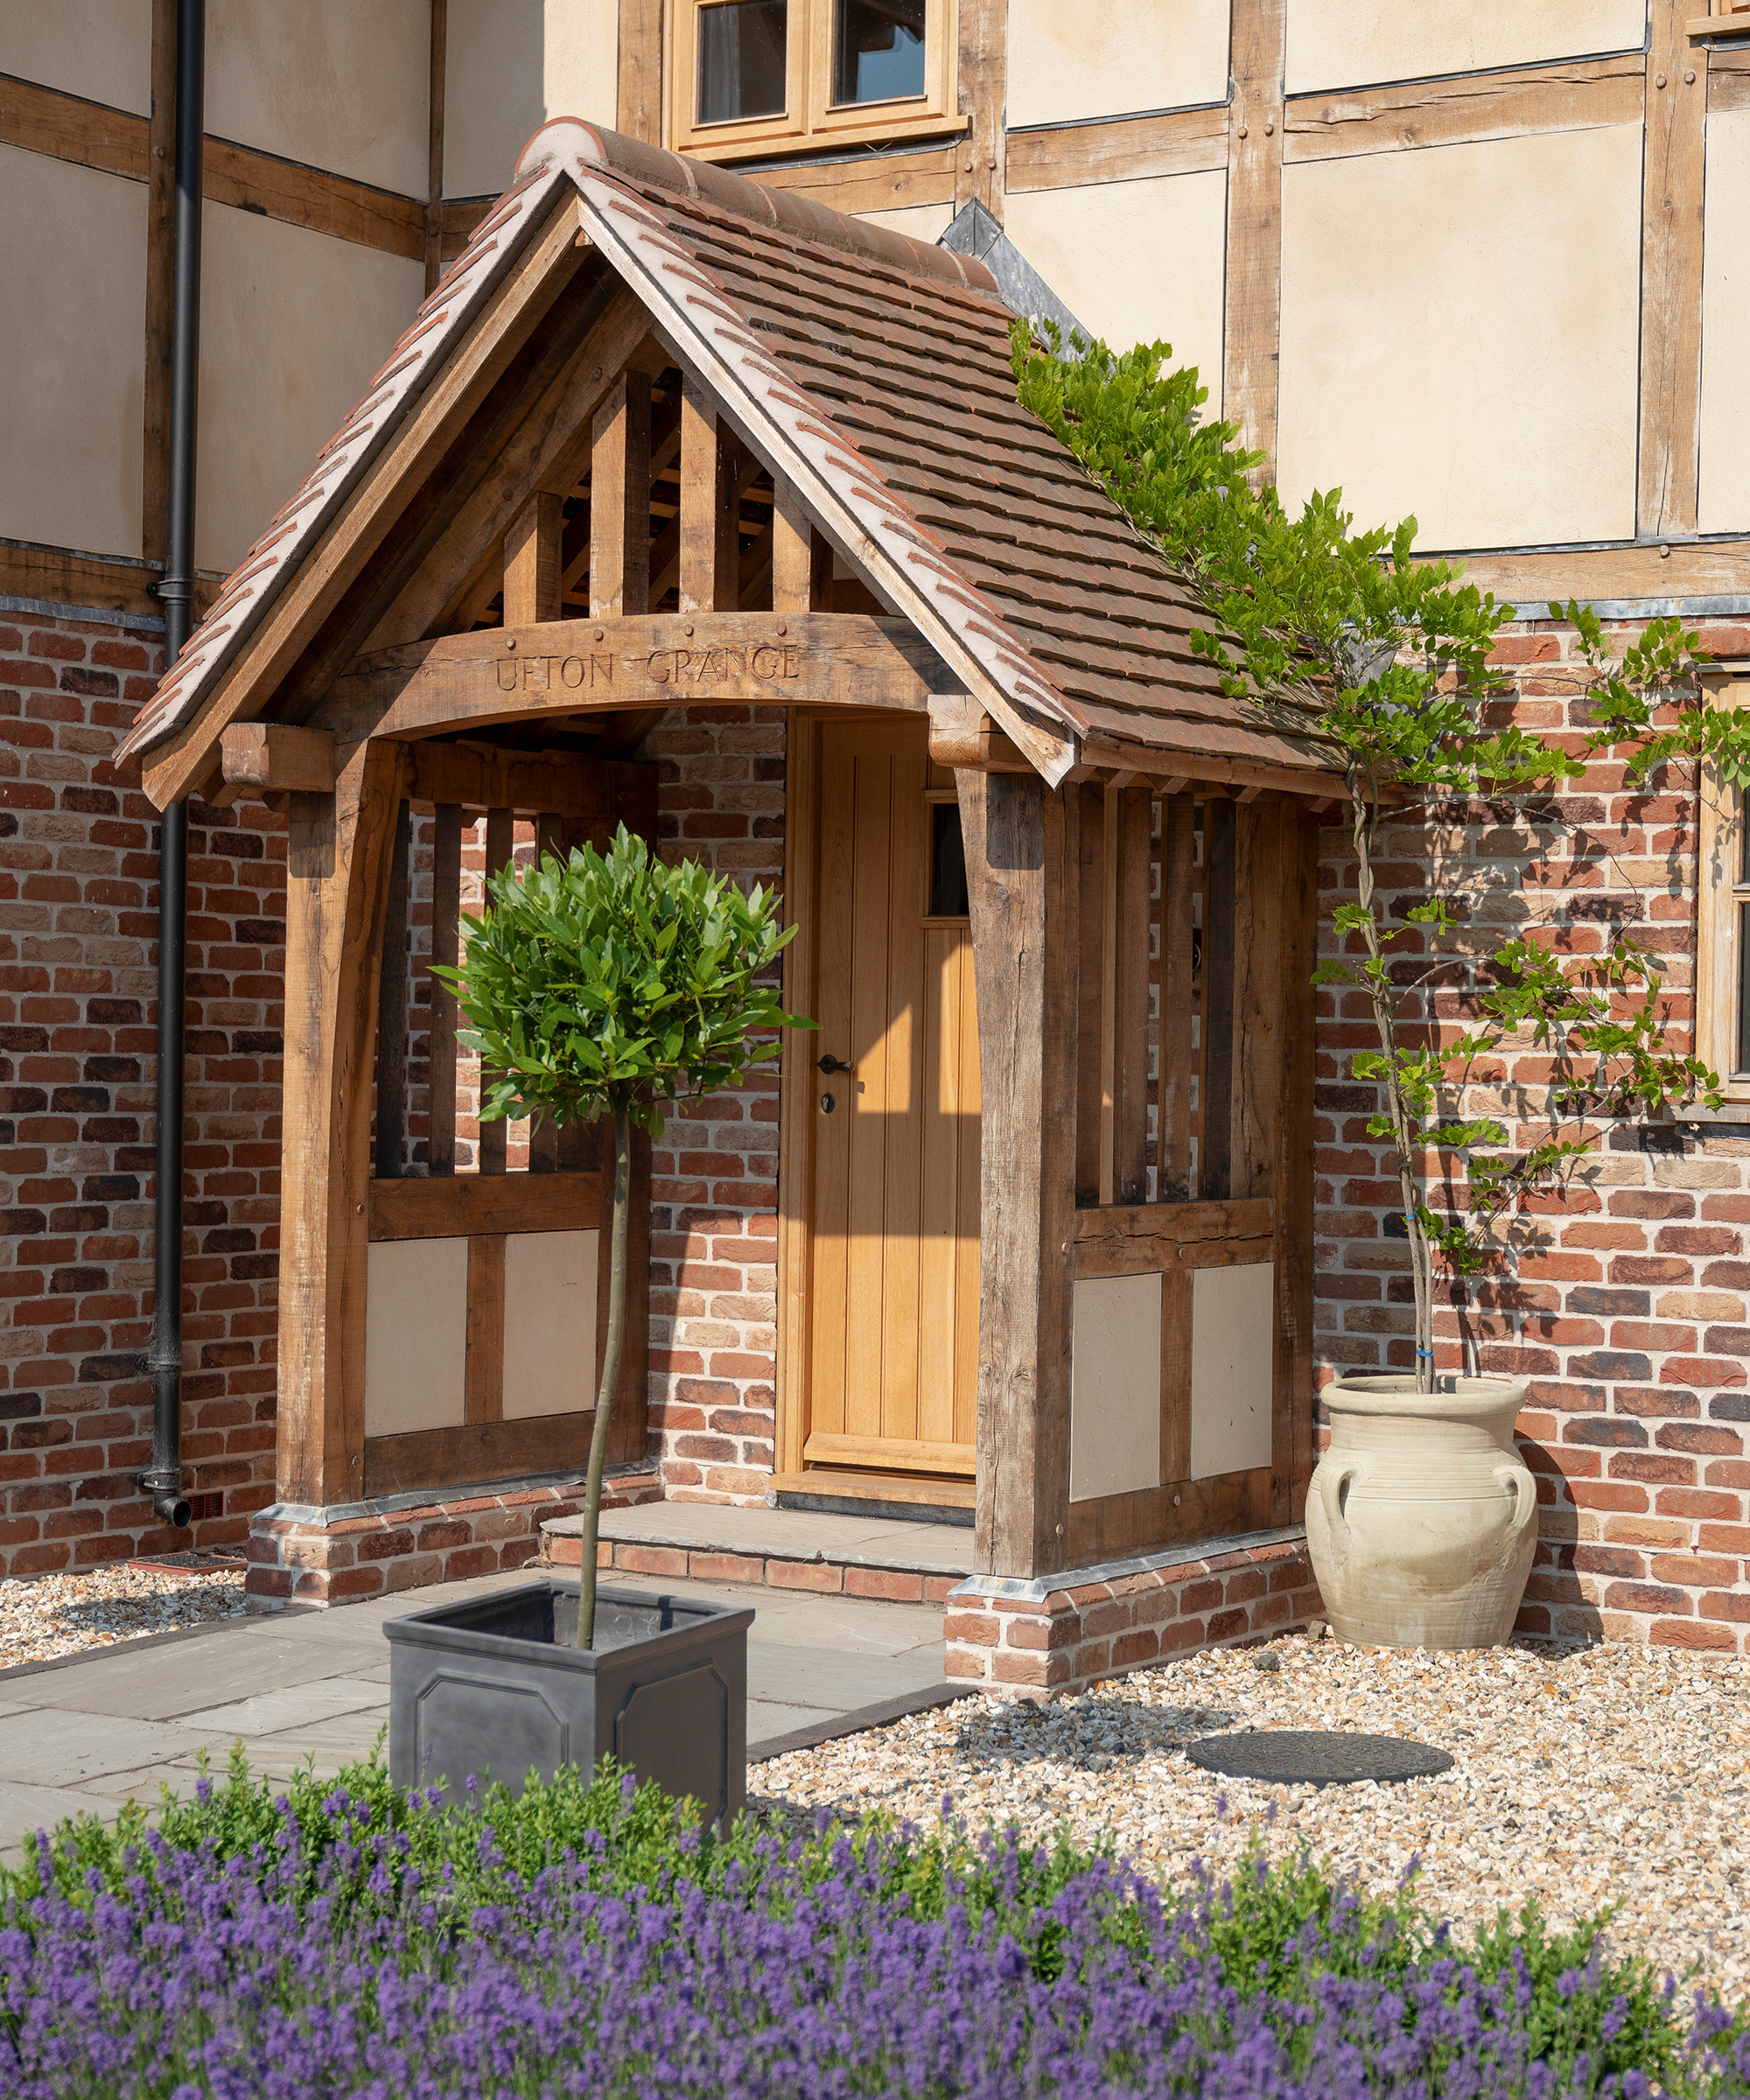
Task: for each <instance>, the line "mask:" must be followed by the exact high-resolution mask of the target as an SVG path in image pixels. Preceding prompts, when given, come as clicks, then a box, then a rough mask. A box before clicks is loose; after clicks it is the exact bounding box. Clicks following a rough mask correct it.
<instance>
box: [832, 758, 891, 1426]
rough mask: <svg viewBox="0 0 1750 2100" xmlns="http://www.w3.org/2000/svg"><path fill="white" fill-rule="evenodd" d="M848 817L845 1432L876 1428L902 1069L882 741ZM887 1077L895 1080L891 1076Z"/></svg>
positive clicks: (861, 766) (840, 1078)
mask: <svg viewBox="0 0 1750 2100" xmlns="http://www.w3.org/2000/svg"><path fill="white" fill-rule="evenodd" d="M854 767H855V773H856V788H855V790H854V801H853V804H852V822H853V823H854V824H855V825H856V828H857V830H856V850H855V858H854V863H853V872H852V886H853V894H852V898H851V1047H850V1048H849V1050H848V1051H844V1050H842V1051H840V1052H839V1053H838V1054H839V1055H840V1056H841V1057H844V1058H846V1059H848V1061H849V1062H850V1064H851V1071H849V1072H841V1073H836V1074H835V1075H833V1076H834V1078H836V1079H837V1082H838V1083H839V1086H840V1087H841V1089H843V1093H842V1096H841V1101H840V1108H841V1112H842V1113H843V1114H844V1117H846V1119H847V1121H848V1122H849V1123H850V1125H851V1131H850V1137H851V1161H850V1166H851V1192H850V1206H849V1208H850V1217H849V1222H848V1245H847V1247H846V1250H845V1261H846V1266H847V1271H848V1274H847V1279H846V1280H847V1286H848V1289H847V1295H848V1298H849V1301H850V1303H849V1308H848V1310H847V1313H846V1316H845V1360H844V1420H845V1431H846V1433H847V1434H848V1435H850V1436H853V1437H870V1438H879V1436H880V1435H881V1434H882V1430H883V1408H882V1392H881V1389H882V1383H883V1366H882V1362H881V1341H882V1318H881V1296H882V1282H883V1276H882V1270H883V1267H884V1257H885V1252H886V1250H885V1248H884V1246H883V1243H882V1223H883V1214H884V1210H885V1201H884V1188H883V1184H884V1181H885V1180H886V1170H887V1126H888V1119H889V1116H890V1114H891V1110H892V1105H893V1100H894V1097H895V1094H896V1092H898V1093H900V1095H901V1096H902V1095H903V1088H904V1085H905V1082H906V1080H907V1079H908V1078H909V1076H910V1075H909V1071H907V1072H906V1073H904V1074H903V1075H899V1074H895V1073H894V1071H893V1069H892V1066H891V1056H892V1045H891V1043H890V1041H889V1030H888V1026H887V1023H888V989H889V982H890V981H889V977H888V953H887V943H888V886H889V881H890V868H891V858H892V851H893V748H892V744H891V742H890V741H889V740H888V739H876V740H874V742H873V747H872V748H871V747H870V746H868V745H867V744H865V745H864V746H863V747H862V748H861V749H860V750H859V751H858V755H857V757H856V759H855V760H854ZM896 1081H897V1082H898V1083H897V1086H896Z"/></svg>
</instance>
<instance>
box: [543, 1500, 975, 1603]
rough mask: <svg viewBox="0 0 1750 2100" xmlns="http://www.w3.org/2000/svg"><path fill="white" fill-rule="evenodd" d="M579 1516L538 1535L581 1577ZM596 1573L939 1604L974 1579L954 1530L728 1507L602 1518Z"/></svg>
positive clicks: (684, 1507) (962, 1537) (670, 1505)
mask: <svg viewBox="0 0 1750 2100" xmlns="http://www.w3.org/2000/svg"><path fill="white" fill-rule="evenodd" d="M583 1529H584V1520H583V1518H582V1517H581V1516H560V1517H552V1518H549V1520H548V1522H547V1523H544V1524H542V1527H541V1551H542V1558H543V1559H544V1560H545V1561H546V1562H547V1563H548V1564H549V1565H550V1566H555V1567H573V1568H574V1567H576V1566H577V1564H578V1562H579V1560H580V1559H581V1558H582V1557H583ZM596 1565H598V1567H600V1568H605V1569H606V1568H615V1569H621V1570H623V1571H624V1572H626V1573H627V1574H629V1575H630V1574H637V1575H666V1576H669V1577H670V1578H671V1579H673V1580H675V1581H677V1582H678V1581H681V1580H683V1579H689V1580H691V1581H694V1582H732V1583H749V1584H758V1585H761V1586H767V1587H769V1588H771V1589H774V1590H813V1591H823V1592H829V1593H842V1594H843V1595H844V1596H847V1597H875V1598H879V1599H882V1600H885V1601H886V1602H888V1603H891V1604H942V1603H944V1602H946V1600H947V1598H948V1593H949V1591H950V1590H951V1589H952V1588H953V1587H954V1586H955V1585H956V1583H957V1582H964V1581H965V1579H966V1578H967V1577H968V1576H969V1575H970V1574H971V1573H972V1572H973V1563H972V1533H971V1532H970V1530H963V1529H961V1528H960V1527H958V1526H955V1525H947V1524H921V1523H902V1522H900V1521H896V1520H895V1519H893V1518H887V1517H870V1516H836V1515H828V1514H825V1513H823V1512H821V1511H817V1510H811V1509H737V1508H733V1507H732V1506H730V1505H728V1504H725V1503H721V1502H652V1503H648V1504H647V1505H646V1506H645V1507H644V1508H642V1509H605V1510H604V1511H603V1512H602V1519H601V1535H600V1539H599V1546H598V1554H597V1563H596Z"/></svg>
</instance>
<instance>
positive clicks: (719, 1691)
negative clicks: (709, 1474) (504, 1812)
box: [383, 1580, 753, 1824]
mask: <svg viewBox="0 0 1750 2100" xmlns="http://www.w3.org/2000/svg"><path fill="white" fill-rule="evenodd" d="M752 1624H753V1612H752V1611H734V1610H732V1609H729V1608H727V1607H724V1606H721V1605H714V1604H701V1603H699V1602H697V1600H694V1599H692V1598H683V1597H666V1596H663V1595H662V1594H661V1593H652V1592H650V1591H648V1590H620V1589H606V1588H604V1589H598V1591H597V1593H596V1646H595V1647H594V1648H593V1649H586V1650H584V1651H582V1652H580V1651H579V1650H578V1649H575V1648H573V1647H572V1646H571V1636H572V1634H573V1632H574V1630H575V1628H576V1627H577V1586H576V1585H575V1584H574V1583H569V1582H556V1581H552V1580H547V1581H540V1582H529V1583H525V1584H522V1585H521V1586H519V1587H518V1588H516V1589H514V1590H500V1591H499V1592H498V1593H497V1594H496V1595H495V1596H491V1597H472V1598H469V1599H467V1600H465V1601H464V1602H460V1603H457V1604H444V1605H438V1606H437V1607H435V1608H434V1609H433V1610H431V1611H429V1612H415V1613H412V1614H409V1616H408V1617H407V1618H405V1619H391V1620H388V1621H386V1623H385V1624H384V1627H383V1632H384V1633H385V1634H386V1635H388V1641H389V1721H388V1766H389V1776H390V1777H391V1778H392V1779H393V1780H394V1781H395V1784H396V1785H397V1786H403V1787H411V1786H422V1785H430V1784H432V1783H435V1782H437V1781H439V1780H444V1781H447V1782H449V1788H448V1789H446V1790H450V1789H455V1788H457V1787H459V1785H460V1784H461V1782H463V1781H464V1780H465V1778H466V1777H467V1776H468V1775H469V1774H471V1773H473V1774H478V1775H479V1776H480V1777H482V1778H485V1777H486V1776H488V1775H490V1776H491V1777H492V1778H493V1779H496V1780H501V1781H503V1782H504V1783H505V1784H506V1785H507V1786H508V1787H511V1788H513V1789H521V1786H522V1783H523V1782H524V1780H525V1779H526V1778H527V1776H528V1771H529V1768H531V1767H533V1768H534V1769H535V1771H536V1772H538V1773H539V1774H540V1775H541V1776H542V1778H543V1779H550V1778H551V1777H552V1775H553V1774H554V1772H555V1771H556V1769H557V1768H558V1767H559V1766H561V1765H566V1764H576V1765H578V1766H581V1767H582V1768H584V1770H585V1771H587V1770H588V1769H589V1768H591V1766H593V1765H594V1764H595V1763H596V1762H597V1761H598V1760H599V1759H601V1758H604V1757H613V1758H614V1759H616V1760H618V1761H619V1762H620V1763H621V1764H623V1765H626V1766H627V1767H629V1768H630V1769H631V1770H632V1771H633V1772H634V1773H635V1774H636V1775H637V1776H638V1778H639V1780H640V1781H644V1780H647V1779H654V1780H655V1781H656V1782H657V1783H658V1785H660V1786H661V1787H662V1789H663V1791H664V1792H665V1793H669V1794H675V1795H680V1794H690V1795H693V1796H695V1797H696V1798H697V1799H698V1800H699V1801H701V1802H703V1803H704V1809H705V1816H706V1819H707V1820H708V1821H712V1822H717V1821H720V1822H722V1823H725V1824H727V1823H728V1822H729V1821H730V1819H731V1818H732V1817H735V1816H737V1815H739V1813H740V1811H741V1810H742V1808H743V1806H744V1805H745V1803H746V1797H747V1629H748V1628H749V1627H750V1626H751V1625H752Z"/></svg>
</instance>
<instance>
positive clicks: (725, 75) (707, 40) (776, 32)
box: [698, 0, 789, 124]
mask: <svg viewBox="0 0 1750 2100" xmlns="http://www.w3.org/2000/svg"><path fill="white" fill-rule="evenodd" d="M788 11H789V8H788V0H725V5H723V6H721V7H702V8H701V9H700V10H699V116H698V121H699V122H700V123H702V124H726V123H732V122H733V121H734V120H735V119H736V118H737V117H746V116H782V115H783V114H784V100H785V90H784V31H785V17H786V15H787V14H788Z"/></svg>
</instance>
